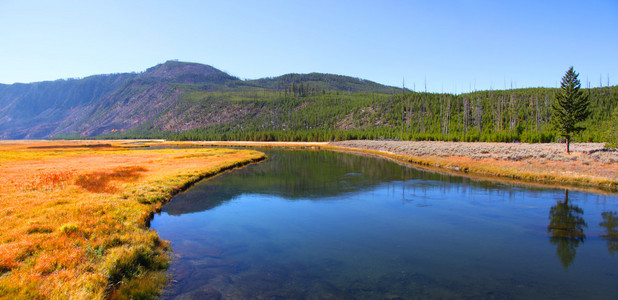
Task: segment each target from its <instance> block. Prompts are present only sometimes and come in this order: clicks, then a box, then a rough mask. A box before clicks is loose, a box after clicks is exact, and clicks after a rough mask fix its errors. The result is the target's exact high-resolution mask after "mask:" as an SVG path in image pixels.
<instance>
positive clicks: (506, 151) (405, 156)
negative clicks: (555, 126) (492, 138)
mask: <svg viewBox="0 0 618 300" xmlns="http://www.w3.org/2000/svg"><path fill="white" fill-rule="evenodd" d="M330 145H332V146H334V147H336V148H339V149H343V150H352V151H361V152H364V153H369V154H379V155H383V156H388V157H391V158H394V159H397V160H403V161H407V162H411V163H414V164H417V165H423V166H430V167H435V168H441V169H447V170H450V171H454V172H461V173H467V174H474V175H482V176H488V177H498V178H509V179H515V180H519V181H524V182H535V183H544V184H559V185H570V186H578V187H591V188H599V189H602V190H606V191H610V192H617V191H618V152H616V151H612V150H607V149H603V144H600V143H576V144H572V148H571V149H572V153H571V154H567V153H566V151H565V146H564V144H557V143H547V144H527V143H461V142H459V143H458V142H400V141H344V142H334V143H330Z"/></svg>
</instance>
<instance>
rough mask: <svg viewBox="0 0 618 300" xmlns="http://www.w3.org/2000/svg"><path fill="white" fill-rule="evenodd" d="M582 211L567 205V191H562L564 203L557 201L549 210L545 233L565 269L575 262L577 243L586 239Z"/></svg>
mask: <svg viewBox="0 0 618 300" xmlns="http://www.w3.org/2000/svg"><path fill="white" fill-rule="evenodd" d="M583 214H584V210H583V209H581V208H580V207H579V206H577V205H573V204H569V191H568V190H565V191H564V201H560V200H558V203H556V205H554V206H552V207H551V209H550V210H549V220H550V222H549V225H548V226H547V232H549V233H551V237H550V238H549V242H550V243H552V244H554V245H556V254H558V258H559V259H560V262H561V263H562V266H564V268H565V269H567V268H568V267H569V266H570V265H571V264H572V263H573V260H575V254H576V252H577V247H578V246H579V243H580V242H581V243H583V242H584V239H586V234H585V233H584V228H585V227H588V225H587V224H586V222H585V221H584V218H583Z"/></svg>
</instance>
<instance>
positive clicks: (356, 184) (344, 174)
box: [164, 150, 498, 215]
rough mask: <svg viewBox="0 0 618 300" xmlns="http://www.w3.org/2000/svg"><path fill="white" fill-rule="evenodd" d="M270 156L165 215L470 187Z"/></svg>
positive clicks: (313, 157)
mask: <svg viewBox="0 0 618 300" xmlns="http://www.w3.org/2000/svg"><path fill="white" fill-rule="evenodd" d="M261 151H264V150H261ZM264 152H266V154H267V155H268V162H267V163H260V164H256V165H251V166H249V167H246V168H243V169H240V170H234V172H233V174H223V175H221V176H220V177H219V178H217V181H216V182H215V181H211V180H209V181H204V182H201V183H200V184H198V185H196V186H194V187H193V188H192V189H191V191H190V193H184V194H180V195H177V196H175V197H174V201H172V202H170V203H169V204H167V205H166V206H165V208H164V211H165V212H167V213H168V214H170V215H181V214H186V213H193V212H200V211H205V210H209V209H212V208H214V207H217V206H219V205H221V204H223V203H225V202H228V201H230V200H233V199H235V198H236V197H238V196H239V195H242V194H246V193H253V194H265V195H276V196H279V197H283V198H286V199H289V200H299V199H303V200H304V199H310V200H314V201H322V200H333V199H338V198H337V197H338V196H341V195H344V194H347V193H351V192H357V191H361V190H368V189H371V188H373V187H375V186H377V185H380V184H383V183H387V182H392V181H401V180H405V179H410V178H415V179H419V180H418V182H417V184H416V185H415V186H414V188H415V189H432V190H433V189H435V188H436V185H438V186H439V188H440V189H441V190H443V191H446V190H450V189H460V188H463V189H465V188H466V185H467V184H468V183H469V181H470V180H469V179H467V178H462V177H453V176H448V175H443V174H438V173H432V172H426V171H422V170H419V169H415V168H411V167H409V166H404V165H400V164H396V163H393V162H392V161H389V160H386V159H380V158H372V157H366V156H359V155H349V154H345V153H337V152H330V151H264ZM427 180H430V181H427ZM457 183H459V184H457ZM461 183H463V184H461ZM475 184H476V185H481V186H482V187H484V188H494V189H496V188H498V187H497V185H496V184H493V183H488V182H480V181H479V182H475ZM464 191H465V190H464Z"/></svg>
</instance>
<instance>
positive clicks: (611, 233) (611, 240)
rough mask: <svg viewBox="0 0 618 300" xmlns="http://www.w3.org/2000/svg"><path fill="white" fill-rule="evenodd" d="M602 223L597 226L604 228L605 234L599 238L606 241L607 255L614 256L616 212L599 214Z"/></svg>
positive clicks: (617, 247)
mask: <svg viewBox="0 0 618 300" xmlns="http://www.w3.org/2000/svg"><path fill="white" fill-rule="evenodd" d="M601 216H602V217H603V222H601V223H600V224H599V226H601V227H605V230H606V232H605V234H603V235H601V238H602V239H604V240H606V241H607V251H609V254H611V255H614V253H616V252H618V212H615V211H614V212H604V213H601Z"/></svg>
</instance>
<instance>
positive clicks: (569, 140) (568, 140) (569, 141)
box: [566, 137, 571, 154]
mask: <svg viewBox="0 0 618 300" xmlns="http://www.w3.org/2000/svg"><path fill="white" fill-rule="evenodd" d="M566 140H567V154H570V153H571V150H570V149H569V145H570V144H571V138H570V137H567V139H566Z"/></svg>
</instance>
